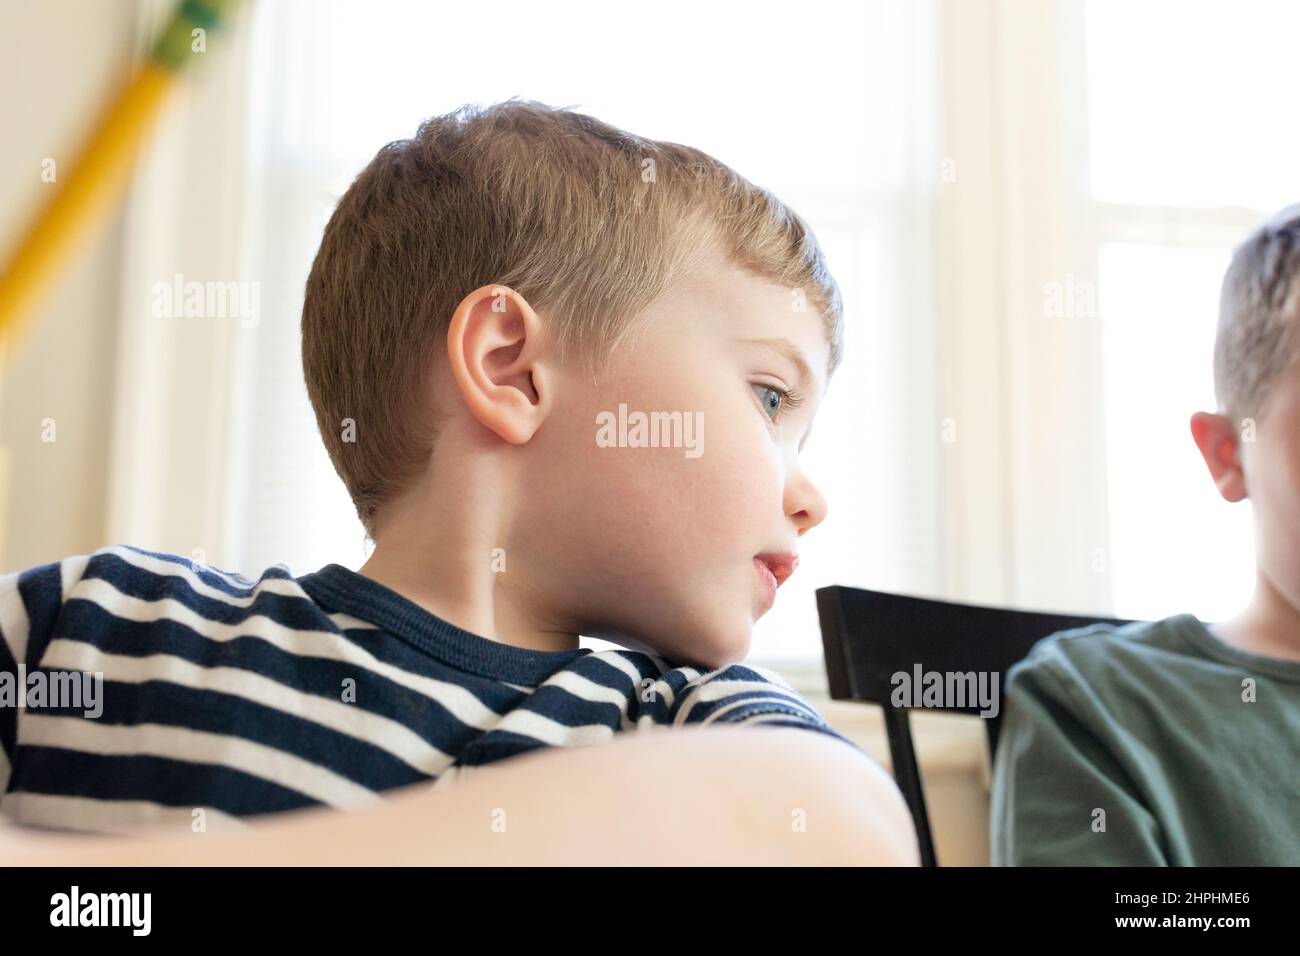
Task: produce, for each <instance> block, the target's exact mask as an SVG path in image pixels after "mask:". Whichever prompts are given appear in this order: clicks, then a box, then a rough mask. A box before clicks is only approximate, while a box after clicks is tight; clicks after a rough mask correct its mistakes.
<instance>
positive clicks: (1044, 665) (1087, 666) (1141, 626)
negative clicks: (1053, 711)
mask: <svg viewBox="0 0 1300 956" xmlns="http://www.w3.org/2000/svg"><path fill="white" fill-rule="evenodd" d="M1204 629H1205V625H1204V624H1202V623H1201V622H1200V621H1199V620H1198V619H1197V618H1196V617H1195V616H1194V615H1192V614H1176V615H1172V616H1170V617H1166V618H1162V619H1160V620H1153V621H1131V622H1129V623H1127V624H1109V623H1097V624H1089V625H1087V626H1084V627H1076V628H1070V629H1068V630H1064V631H1058V632H1057V633H1055V634H1052V635H1050V636H1048V637H1045V638H1043V639H1042V640H1041V641H1039V642H1038V643H1037V644H1035V645H1034V646H1033V647H1032V648H1031V649H1030V651H1029V653H1028V654H1027V655H1026V656H1025V657H1024V659H1023V660H1021V661H1019V662H1017V663H1016V664H1015V665H1013V666H1012V667H1011V669H1010V670H1009V671H1008V674H1007V679H1008V684H1010V683H1011V682H1013V681H1015V680H1016V679H1024V678H1025V677H1026V676H1027V675H1030V674H1035V675H1043V674H1049V675H1051V676H1054V677H1058V678H1062V679H1078V680H1087V681H1096V680H1105V679H1108V678H1114V677H1116V676H1118V675H1119V674H1122V673H1129V674H1131V673H1134V672H1135V669H1136V671H1138V672H1146V671H1147V670H1148V669H1160V668H1166V667H1168V666H1169V665H1170V664H1177V663H1178V662H1179V661H1182V660H1185V659H1187V658H1189V657H1190V658H1195V657H1200V656H1202V655H1201V654H1200V653H1199V648H1198V646H1197V642H1196V641H1195V640H1193V637H1194V635H1195V634H1196V632H1198V631H1204Z"/></svg>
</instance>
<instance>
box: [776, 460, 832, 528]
mask: <svg viewBox="0 0 1300 956" xmlns="http://www.w3.org/2000/svg"><path fill="white" fill-rule="evenodd" d="M827 509H828V505H827V503H826V498H825V496H824V495H822V493H821V491H820V490H819V489H818V488H817V486H816V485H814V484H813V483H812V482H811V481H810V480H809V479H808V478H807V477H806V476H805V475H802V474H799V475H796V476H793V480H792V481H791V482H790V483H789V484H788V485H787V486H786V514H788V515H789V516H790V520H791V521H793V522H794V524H795V528H796V529H798V534H799V535H802V534H803V533H804V532H805V531H807V530H809V529H810V528H815V527H817V526H818V525H819V524H821V523H822V522H823V521H825V520H826V512H827Z"/></svg>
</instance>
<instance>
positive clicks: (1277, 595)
mask: <svg viewBox="0 0 1300 956" xmlns="http://www.w3.org/2000/svg"><path fill="white" fill-rule="evenodd" d="M1211 630H1212V631H1213V632H1214V635H1215V636H1216V637H1217V638H1219V640H1221V641H1223V642H1224V643H1225V644H1228V645H1229V646H1231V647H1235V648H1236V649H1237V650H1240V651H1245V652H1246V653H1248V654H1255V655H1258V656H1260V657H1273V658H1278V659H1281V660H1288V661H1300V608H1297V607H1296V606H1295V605H1294V604H1292V603H1291V602H1290V601H1288V600H1287V599H1286V597H1285V596H1284V595H1283V594H1282V593H1281V592H1279V591H1278V589H1277V588H1275V587H1274V586H1273V584H1272V582H1271V581H1269V579H1268V577H1267V576H1266V575H1264V574H1263V573H1262V572H1260V573H1258V574H1257V576H1256V581H1255V593H1254V595H1253V596H1252V597H1251V599H1250V603H1249V604H1247V605H1246V607H1245V609H1244V610H1243V611H1242V612H1241V613H1240V614H1238V615H1237V616H1236V617H1234V618H1232V619H1230V620H1227V621H1224V622H1223V623H1221V624H1215V625H1214V626H1213V627H1212V628H1211Z"/></svg>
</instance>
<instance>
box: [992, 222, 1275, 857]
mask: <svg viewBox="0 0 1300 956" xmlns="http://www.w3.org/2000/svg"><path fill="white" fill-rule="evenodd" d="M1214 376H1215V391H1216V395H1217V398H1218V402H1219V408H1220V411H1219V412H1218V413H1216V414H1211V413H1209V412H1197V413H1196V414H1195V415H1193V416H1192V419H1191V431H1192V437H1193V439H1194V440H1195V441H1196V446H1197V448H1198V449H1200V452H1201V455H1202V456H1203V457H1204V459H1205V463H1206V465H1207V466H1208V467H1209V470H1210V475H1211V477H1212V478H1213V479H1214V483H1215V486H1216V487H1217V488H1218V490H1219V493H1220V494H1221V495H1222V496H1223V497H1224V498H1225V499H1227V500H1228V501H1241V500H1242V499H1244V498H1247V497H1249V498H1250V500H1251V502H1252V504H1253V507H1254V519H1255V554H1256V586H1255V592H1254V596H1253V597H1252V599H1251V601H1250V603H1249V604H1248V605H1247V607H1246V608H1245V609H1244V610H1243V611H1242V612H1241V613H1240V614H1238V615H1237V616H1236V617H1234V618H1233V619H1232V620H1230V621H1226V622H1224V623H1222V624H1212V625H1206V624H1203V623H1202V622H1201V621H1199V620H1198V619H1197V618H1196V617H1194V616H1193V615H1191V614H1181V615H1177V616H1175V617H1171V618H1168V619H1166V620H1163V621H1157V622H1154V623H1136V624H1131V625H1127V626H1125V627H1120V628H1112V627H1089V628H1083V629H1079V630H1074V631H1067V632H1065V633H1062V634H1058V635H1055V636H1054V637H1052V638H1049V639H1048V640H1046V641H1044V642H1042V643H1041V644H1039V645H1037V646H1036V647H1035V648H1034V650H1033V651H1032V652H1031V653H1030V655H1029V657H1028V658H1027V659H1026V660H1025V661H1022V662H1021V663H1020V664H1018V665H1016V666H1015V667H1014V668H1012V670H1011V671H1010V673H1009V676H1008V684H1007V707H1006V717H1005V721H1006V722H1005V726H1004V728H1003V733H1002V740H1001V743H1000V744H999V748H998V756H997V760H996V762H995V769H994V782H993V801H992V810H991V814H992V816H991V839H992V861H993V863H994V864H995V865H999V864H1071V865H1078V864H1111V865H1139V866H1141V865H1148V866H1149V865H1175V866H1187V865H1197V866H1200V865H1233V864H1265V865H1269V864H1272V865H1291V866H1294V865H1296V864H1297V863H1300V206H1293V207H1291V208H1289V209H1287V210H1284V211H1283V212H1282V213H1281V214H1280V215H1278V216H1277V217H1275V218H1274V219H1273V220H1272V221H1271V222H1269V223H1268V224H1267V225H1265V226H1263V227H1261V228H1260V229H1258V230H1257V231H1256V232H1255V233H1253V234H1252V235H1251V236H1250V237H1249V238H1248V239H1247V240H1246V241H1245V242H1244V243H1243V244H1242V245H1241V246H1240V247H1239V248H1238V249H1237V251H1236V253H1235V255H1234V256H1233V259H1232V263H1231V265H1230V267H1229V269H1228V273H1227V276H1226V277H1225V278H1224V281H1223V293H1222V298H1221V303H1220V317H1219V327H1218V335H1217V341H1216V344H1215V357H1214Z"/></svg>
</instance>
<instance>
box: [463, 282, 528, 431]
mask: <svg viewBox="0 0 1300 956" xmlns="http://www.w3.org/2000/svg"><path fill="white" fill-rule="evenodd" d="M543 331H544V330H543V328H542V320H541V319H540V318H539V317H538V315H537V313H536V312H534V311H533V308H532V306H530V305H529V304H528V302H527V300H525V299H524V297H523V296H521V295H520V294H519V293H517V292H515V291H514V290H513V289H511V288H509V287H508V286H502V285H485V286H482V287H480V288H478V289H475V290H474V291H473V292H471V293H470V294H469V295H467V296H465V298H464V299H462V300H461V303H460V305H459V306H457V307H456V311H455V312H454V313H453V314H452V317H451V325H450V327H449V328H448V329H447V357H448V359H449V360H450V362H451V373H452V377H453V378H454V379H455V381H456V387H457V389H458V390H459V391H460V394H461V397H462V398H463V399H464V400H465V405H466V407H467V408H469V411H470V414H472V415H473V416H474V417H475V418H476V419H478V421H479V423H480V424H482V425H483V426H484V427H485V428H488V429H490V430H491V431H494V432H496V433H497V434H498V435H500V436H501V437H502V438H504V439H505V440H506V441H508V442H510V443H511V444H512V445H522V444H523V443H524V442H526V441H528V440H529V439H530V438H532V437H533V434H534V433H535V432H536V431H537V429H538V428H539V427H540V426H541V424H542V421H543V420H544V419H545V418H546V414H547V411H548V410H549V408H550V399H551V388H550V379H549V372H550V367H549V365H548V364H547V359H548V356H549V353H548V352H547V350H546V347H545V337H544V335H543Z"/></svg>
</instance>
